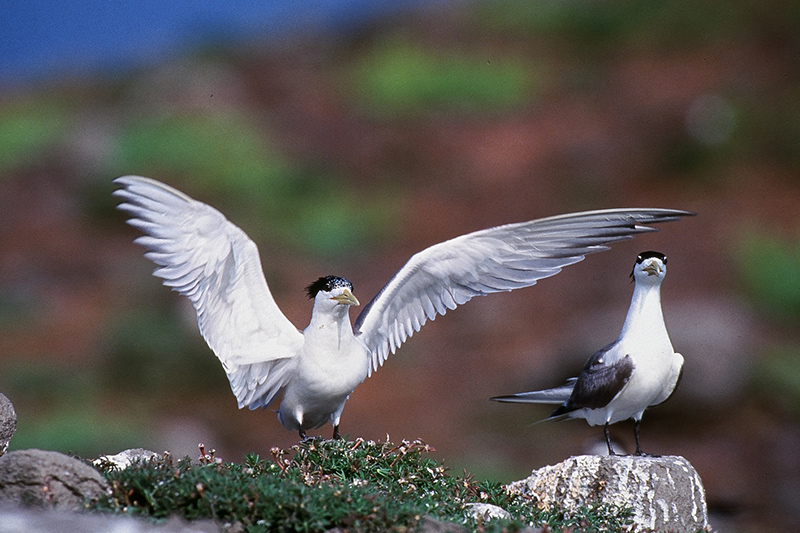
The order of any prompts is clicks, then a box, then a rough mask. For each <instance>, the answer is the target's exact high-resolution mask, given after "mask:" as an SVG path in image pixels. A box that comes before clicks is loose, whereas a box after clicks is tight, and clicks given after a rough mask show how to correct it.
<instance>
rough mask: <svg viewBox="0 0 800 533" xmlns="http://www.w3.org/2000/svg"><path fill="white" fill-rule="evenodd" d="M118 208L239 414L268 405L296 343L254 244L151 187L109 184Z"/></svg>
mask: <svg viewBox="0 0 800 533" xmlns="http://www.w3.org/2000/svg"><path fill="white" fill-rule="evenodd" d="M114 183H116V184H118V185H120V186H121V187H122V188H121V189H117V190H116V191H114V195H115V196H117V197H119V198H122V200H123V203H121V204H120V205H119V206H118V207H119V209H121V210H122V211H125V212H127V213H129V214H130V215H131V218H130V219H129V220H128V224H130V225H131V226H134V227H136V228H138V229H140V230H141V231H142V232H144V233H145V235H143V236H141V237H138V238H137V239H136V241H135V242H136V243H137V244H140V245H142V246H144V247H145V248H146V249H147V251H146V252H145V257H147V258H148V259H150V260H151V261H153V262H154V263H155V264H156V265H158V267H159V268H157V269H156V270H155V272H154V275H156V276H158V277H160V278H162V279H163V283H164V285H166V286H168V287H171V288H172V289H173V290H175V291H177V292H179V293H180V294H182V295H184V296H186V297H187V298H189V300H191V302H192V304H193V305H194V308H195V310H196V311H197V322H198V324H199V326H200V333H201V334H202V335H203V338H204V339H205V340H206V342H207V343H208V345H209V346H210V347H211V349H212V350H213V351H214V353H215V354H216V355H217V357H218V358H219V360H220V361H221V362H222V365H223V366H224V368H225V371H226V372H227V374H228V379H229V380H230V383H231V388H232V389H233V392H234V394H235V395H236V398H237V400H238V402H239V407H243V406H245V405H247V406H248V407H250V408H251V409H255V408H256V407H260V406H262V405H266V404H268V403H269V402H270V401H271V400H272V398H273V397H274V395H275V394H276V393H277V392H278V391H279V390H280V389H281V388H282V387H283V386H284V385H285V384H286V381H287V380H288V379H289V377H290V375H291V369H292V365H293V364H294V361H295V360H294V359H293V357H294V356H295V355H296V354H297V353H298V350H299V349H300V346H301V345H302V342H303V335H302V333H300V331H298V330H297V328H295V327H294V325H292V323H291V322H290V321H289V319H287V318H286V317H285V316H284V315H283V313H281V311H280V309H278V306H277V304H276V303H275V300H274V299H273V297H272V294H271V293H270V291H269V288H268V287H267V282H266V280H265V279H264V273H263V271H262V269H261V260H260V259H259V256H258V249H257V248H256V245H255V243H253V241H252V240H250V238H249V237H248V236H247V235H246V234H245V233H244V232H243V231H242V230H241V229H239V228H238V227H236V226H235V225H234V224H233V223H231V222H229V221H228V220H227V219H226V218H225V217H224V216H223V215H222V213H220V212H219V211H217V210H216V209H214V208H212V207H210V206H208V205H206V204H204V203H202V202H198V201H197V200H194V199H192V198H190V197H189V196H187V195H185V194H183V193H182V192H180V191H178V190H176V189H174V188H172V187H169V186H168V185H164V184H163V183H160V182H158V181H155V180H152V179H149V178H143V177H140V176H123V177H121V178H117V179H116V180H114Z"/></svg>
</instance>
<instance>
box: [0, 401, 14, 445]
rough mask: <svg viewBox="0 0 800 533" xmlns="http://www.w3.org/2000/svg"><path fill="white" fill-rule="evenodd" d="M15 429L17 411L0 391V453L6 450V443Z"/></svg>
mask: <svg viewBox="0 0 800 533" xmlns="http://www.w3.org/2000/svg"><path fill="white" fill-rule="evenodd" d="M16 430H17V412H16V411H14V405H12V403H11V400H9V399H8V397H6V395H5V394H2V393H0V455H3V454H5V453H6V450H8V443H9V442H10V441H11V437H13V436H14V432H15V431H16Z"/></svg>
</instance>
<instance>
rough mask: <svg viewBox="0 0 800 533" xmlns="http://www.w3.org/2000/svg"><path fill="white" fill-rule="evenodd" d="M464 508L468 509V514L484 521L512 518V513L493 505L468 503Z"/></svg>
mask: <svg viewBox="0 0 800 533" xmlns="http://www.w3.org/2000/svg"><path fill="white" fill-rule="evenodd" d="M464 508H465V509H466V511H467V514H468V515H470V516H471V517H473V518H475V519H481V520H484V521H485V520H492V519H494V518H505V519H510V518H511V513H509V512H508V511H506V510H505V509H503V508H502V507H498V506H497V505H492V504H491V503H468V504H466V505H465V506H464Z"/></svg>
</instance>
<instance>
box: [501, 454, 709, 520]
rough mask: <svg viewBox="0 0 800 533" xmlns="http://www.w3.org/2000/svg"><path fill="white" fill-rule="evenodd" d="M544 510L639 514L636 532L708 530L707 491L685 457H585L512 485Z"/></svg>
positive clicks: (545, 470)
mask: <svg viewBox="0 0 800 533" xmlns="http://www.w3.org/2000/svg"><path fill="white" fill-rule="evenodd" d="M508 489H509V490H510V491H511V492H516V493H520V494H523V495H525V496H528V497H530V498H531V499H532V504H533V505H537V506H538V507H539V508H551V507H557V508H562V509H564V510H565V511H566V512H570V511H573V510H576V509H578V508H579V507H581V506H586V505H600V504H610V505H615V506H618V507H623V508H632V509H633V528H632V530H631V531H699V530H703V529H705V528H707V526H708V511H707V508H706V497H705V489H703V483H702V481H701V480H700V476H699V475H698V474H697V472H696V471H695V469H694V468H693V467H692V465H691V464H690V463H689V461H687V460H686V459H684V458H683V457H677V456H665V457H636V456H598V455H581V456H577V457H570V458H569V459H567V460H566V461H563V462H561V463H559V464H557V465H552V466H546V467H543V468H540V469H539V470H534V471H533V473H532V474H531V475H530V476H529V477H528V478H526V479H523V480H521V481H515V482H513V483H511V484H510V485H508Z"/></svg>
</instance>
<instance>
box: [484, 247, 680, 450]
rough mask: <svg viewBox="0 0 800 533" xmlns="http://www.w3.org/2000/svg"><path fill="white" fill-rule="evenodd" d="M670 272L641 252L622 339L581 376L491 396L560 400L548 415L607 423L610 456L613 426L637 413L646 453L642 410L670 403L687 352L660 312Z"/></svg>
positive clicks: (659, 258)
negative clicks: (674, 341) (674, 344)
mask: <svg viewBox="0 0 800 533" xmlns="http://www.w3.org/2000/svg"><path fill="white" fill-rule="evenodd" d="M666 275H667V257H666V256H665V255H664V254H662V253H659V252H642V253H641V254H639V256H638V257H637V258H636V263H635V264H634V265H633V272H631V278H633V280H634V282H635V285H634V288H633V296H632V298H631V306H630V308H629V309H628V316H626V317H625V323H623V324H622V331H621V332H620V334H619V337H617V340H615V341H614V342H612V343H611V344H609V345H608V346H606V347H605V348H602V349H600V350H598V351H597V352H595V353H594V355H592V356H591V357H590V358H589V360H588V361H586V365H585V366H584V367H583V370H581V373H580V374H579V375H578V377H577V378H571V379H569V380H567V383H566V384H564V385H562V386H560V387H556V388H555V389H547V390H540V391H533V392H520V393H518V394H512V395H510V396H496V397H494V398H492V400H496V401H498V402H516V403H545V404H561V405H559V406H558V408H557V409H556V410H555V411H553V413H552V414H551V415H550V417H549V418H547V420H554V419H563V418H584V419H586V421H587V422H588V423H589V425H590V426H599V425H600V424H603V434H604V435H605V438H606V444H607V445H608V453H609V454H610V455H615V453H614V448H613V447H612V446H611V438H610V437H609V434H608V425H609V424H613V423H615V422H619V421H621V420H627V419H628V418H633V420H634V426H633V428H634V436H635V437H636V455H645V454H644V453H643V452H642V447H641V444H640V443H639V426H640V424H641V421H642V414H643V413H644V410H645V409H647V408H648V407H651V406H654V405H658V404H660V403H662V402H665V401H666V400H667V399H668V398H669V397H670V396H671V395H672V393H673V392H674V391H675V388H676V387H677V386H678V382H679V381H680V378H681V374H682V373H683V356H682V355H681V354H679V353H676V352H675V349H674V348H673V347H672V342H671V341H670V340H669V334H668V333H667V327H666V325H665V324H664V315H663V313H662V311H661V282H662V281H664V276H666Z"/></svg>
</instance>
